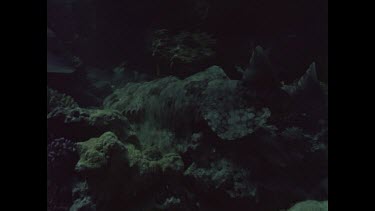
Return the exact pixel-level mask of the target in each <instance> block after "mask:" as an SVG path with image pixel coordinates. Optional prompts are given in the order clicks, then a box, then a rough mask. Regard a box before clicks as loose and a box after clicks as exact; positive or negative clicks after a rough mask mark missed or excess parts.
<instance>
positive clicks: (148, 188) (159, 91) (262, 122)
mask: <svg viewBox="0 0 375 211" xmlns="http://www.w3.org/2000/svg"><path fill="white" fill-rule="evenodd" d="M255 51H256V52H257V53H255V54H254V56H253V58H252V59H251V62H250V65H249V68H248V69H247V70H246V71H245V72H244V77H243V79H242V80H231V79H230V78H228V76H227V75H226V74H225V72H224V70H223V69H221V68H220V67H218V66H212V67H210V68H208V69H206V70H204V71H202V72H199V73H196V74H194V75H191V76H189V77H187V78H185V79H179V78H177V77H173V76H169V77H165V78H160V79H156V80H153V81H148V82H141V83H128V84H126V85H125V86H124V87H122V88H119V89H116V90H115V91H114V92H113V93H112V94H111V95H109V96H108V97H107V98H106V99H105V100H104V102H103V108H101V109H99V108H98V109H89V108H80V107H79V106H77V105H76V104H75V103H74V100H72V99H71V98H70V97H68V96H65V95H62V94H58V93H57V92H54V91H52V90H48V89H47V92H49V96H55V97H49V100H48V101H47V107H48V114H47V123H48V127H49V133H51V134H53V135H54V136H56V135H61V134H66V136H63V137H69V138H70V137H71V138H73V139H72V140H74V141H76V142H78V143H77V152H78V154H79V161H78V162H77V164H76V166H75V171H76V173H77V178H76V186H75V188H74V189H73V190H74V192H76V194H73V195H74V197H73V202H72V205H71V210H85V209H88V210H98V211H105V210H111V211H112V210H113V211H117V210H229V209H236V210H243V207H247V208H248V209H249V210H265V211H268V210H270V211H271V210H280V209H282V208H287V207H290V205H291V204H293V203H295V202H298V201H304V200H307V199H315V200H326V199H327V194H328V192H327V187H326V186H327V185H325V184H326V183H327V160H328V128H327V117H326V116H325V112H326V108H327V107H326V98H325V97H326V95H327V94H328V93H327V90H324V89H321V86H320V85H319V84H320V82H319V81H316V80H315V79H314V80H312V82H313V83H310V82H309V83H307V82H306V83H307V84H306V85H303V86H300V85H295V84H293V85H287V86H292V87H294V88H293V90H301V91H290V90H292V88H291V89H288V88H285V86H284V87H281V84H280V86H279V85H278V84H277V83H274V82H275V80H276V79H275V78H271V79H270V80H269V82H270V83H271V84H272V85H270V86H268V85H267V86H266V87H264V86H263V85H261V84H257V79H256V78H257V77H258V76H259V77H261V78H263V77H266V76H267V75H268V74H264V73H262V71H266V70H267V71H272V69H265V68H272V67H271V66H265V64H264V62H265V61H267V58H266V55H265V54H262V49H261V48H256V50H255ZM259 60H260V61H259ZM312 67H313V66H312ZM313 70H314V69H311V68H310V69H309V70H308V71H307V73H306V75H304V76H302V79H299V81H310V79H309V80H307V79H306V78H310V77H313ZM249 71H250V72H249ZM253 77H255V78H253ZM271 77H273V76H271ZM262 80H263V79H262ZM297 81H298V80H297ZM304 83H305V82H303V84H304ZM299 84H301V83H299ZM317 84H318V85H317ZM316 85H317V86H316ZM309 87H319V88H313V89H311V90H313V92H314V93H317V94H316V95H314V96H313V97H311V98H309V96H305V95H308V94H307V93H311V92H310V91H308V92H307V90H309ZM295 93H299V94H295ZM51 99H53V100H51ZM303 99H306V100H303ZM306 102H309V103H310V104H311V105H314V109H310V108H311V107H309V105H310V104H309V105H307V103H306ZM78 131H79V132H78ZM80 184H81V186H83V187H84V188H81V189H82V191H81V192H80V191H78V189H79V187H80ZM82 184H84V185H82ZM77 188H78V189H77ZM207 193H210V194H211V195H212V196H209V195H210V194H207ZM213 198H214V199H213ZM217 199H220V200H218V202H217V203H216V202H215V203H212V200H215V201H216V200H217ZM241 207H242V209H241Z"/></svg>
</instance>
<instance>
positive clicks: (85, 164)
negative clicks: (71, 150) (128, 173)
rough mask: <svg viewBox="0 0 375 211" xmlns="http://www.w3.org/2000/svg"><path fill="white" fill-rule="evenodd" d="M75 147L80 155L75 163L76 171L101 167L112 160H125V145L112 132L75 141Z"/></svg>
mask: <svg viewBox="0 0 375 211" xmlns="http://www.w3.org/2000/svg"><path fill="white" fill-rule="evenodd" d="M77 149H78V153H79V157H80V159H79V161H78V163H77V164H76V171H78V172H83V171H92V170H98V169H102V168H105V167H106V166H107V165H108V164H109V162H111V161H114V160H118V161H123V162H126V154H127V150H126V148H125V145H124V144H123V143H121V141H120V140H119V139H118V138H117V136H116V135H115V134H114V133H112V132H105V133H104V134H103V135H101V136H100V137H98V138H91V139H89V140H87V141H85V142H80V143H77Z"/></svg>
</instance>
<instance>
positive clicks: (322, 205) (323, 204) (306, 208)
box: [288, 200, 328, 211]
mask: <svg viewBox="0 0 375 211" xmlns="http://www.w3.org/2000/svg"><path fill="white" fill-rule="evenodd" d="M288 211H328V201H314V200H307V201H303V202H298V203H297V204H295V205H294V206H293V207H291V208H290V209H288Z"/></svg>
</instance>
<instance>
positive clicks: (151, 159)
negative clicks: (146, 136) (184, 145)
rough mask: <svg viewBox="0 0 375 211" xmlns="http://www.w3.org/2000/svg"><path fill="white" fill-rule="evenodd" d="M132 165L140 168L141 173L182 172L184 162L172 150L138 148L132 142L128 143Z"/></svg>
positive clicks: (129, 159) (129, 158)
mask: <svg viewBox="0 0 375 211" xmlns="http://www.w3.org/2000/svg"><path fill="white" fill-rule="evenodd" d="M126 148H127V150H128V161H129V166H130V167H136V168H138V169H139V173H140V175H145V174H149V173H151V174H152V173H166V172H168V171H170V172H180V171H182V170H183V168H184V163H183V161H182V158H181V156H180V155H179V154H177V153H174V152H171V153H166V154H162V153H161V152H160V151H158V150H157V149H156V148H152V147H150V148H147V149H145V150H143V151H141V150H139V149H136V147H135V146H134V145H132V144H128V145H126Z"/></svg>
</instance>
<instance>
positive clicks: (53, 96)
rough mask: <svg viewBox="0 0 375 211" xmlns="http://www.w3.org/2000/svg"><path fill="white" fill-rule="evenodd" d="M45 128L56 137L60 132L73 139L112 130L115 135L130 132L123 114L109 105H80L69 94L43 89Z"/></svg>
mask: <svg viewBox="0 0 375 211" xmlns="http://www.w3.org/2000/svg"><path fill="white" fill-rule="evenodd" d="M47 93H48V95H49V96H50V97H49V98H47V112H48V113H47V127H48V128H49V130H48V132H49V133H50V134H51V135H53V136H57V137H61V136H64V135H65V137H67V138H70V139H72V140H75V141H83V140H85V139H88V138H91V137H95V136H98V135H100V134H102V133H103V132H106V131H113V132H115V133H116V134H117V135H119V136H129V135H131V131H132V129H131V127H130V125H129V123H128V120H127V119H126V117H124V116H122V115H121V114H120V113H119V112H117V111H115V110H109V109H88V108H80V107H79V106H78V104H77V103H75V102H74V100H73V98H71V97H70V96H67V95H64V94H59V93H58V92H57V91H55V90H52V89H47Z"/></svg>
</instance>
